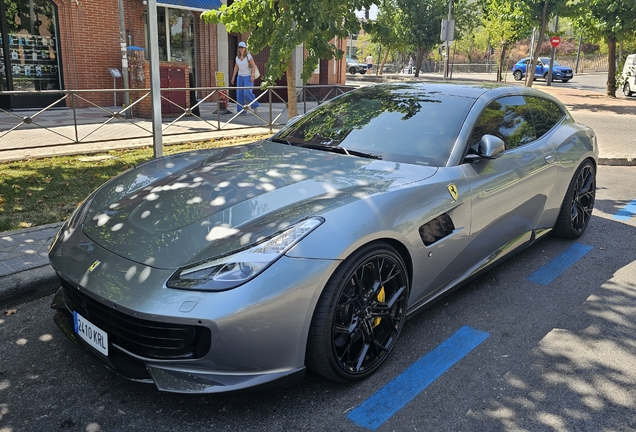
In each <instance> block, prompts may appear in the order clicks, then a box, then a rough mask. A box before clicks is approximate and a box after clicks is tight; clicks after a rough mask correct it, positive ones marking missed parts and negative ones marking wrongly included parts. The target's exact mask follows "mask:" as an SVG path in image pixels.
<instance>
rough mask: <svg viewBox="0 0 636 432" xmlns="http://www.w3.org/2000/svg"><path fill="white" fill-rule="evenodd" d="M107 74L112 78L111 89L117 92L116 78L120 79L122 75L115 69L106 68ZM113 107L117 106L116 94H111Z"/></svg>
mask: <svg viewBox="0 0 636 432" xmlns="http://www.w3.org/2000/svg"><path fill="white" fill-rule="evenodd" d="M108 72H110V75H111V76H112V77H113V89H114V90H117V78H122V74H121V72H119V69H117V68H108ZM113 106H115V107H116V106H117V92H114V93H113Z"/></svg>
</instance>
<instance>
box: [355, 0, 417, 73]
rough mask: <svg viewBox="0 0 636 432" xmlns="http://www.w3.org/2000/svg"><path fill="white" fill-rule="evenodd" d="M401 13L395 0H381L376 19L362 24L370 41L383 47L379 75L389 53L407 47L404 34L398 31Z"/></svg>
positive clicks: (400, 50) (401, 17)
mask: <svg viewBox="0 0 636 432" xmlns="http://www.w3.org/2000/svg"><path fill="white" fill-rule="evenodd" d="M402 15H403V14H402V10H401V9H400V8H399V6H398V4H397V1H396V0H383V1H381V2H380V3H379V5H378V16H377V19H376V20H375V21H370V22H368V23H366V24H365V25H364V29H365V31H366V32H367V33H369V35H370V38H371V42H372V43H375V44H378V45H380V46H381V47H382V48H383V49H384V56H383V57H382V59H381V61H380V67H379V69H378V70H379V74H380V75H382V69H383V67H384V64H385V63H386V61H387V59H388V58H389V55H390V54H391V53H392V52H396V51H397V52H403V51H405V50H406V49H407V47H408V45H407V43H406V41H405V39H404V34H403V32H401V31H400V26H401V23H402V20H403V16H402Z"/></svg>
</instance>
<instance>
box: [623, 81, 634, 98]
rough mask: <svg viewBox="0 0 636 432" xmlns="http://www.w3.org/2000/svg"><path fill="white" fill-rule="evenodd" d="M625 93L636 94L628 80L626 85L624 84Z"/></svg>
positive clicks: (627, 94) (628, 94) (626, 94)
mask: <svg viewBox="0 0 636 432" xmlns="http://www.w3.org/2000/svg"><path fill="white" fill-rule="evenodd" d="M623 94H624V95H625V96H627V97H630V96H631V95H633V94H634V92H633V91H632V89H631V88H630V87H629V83H628V82H626V83H625V85H624V86H623Z"/></svg>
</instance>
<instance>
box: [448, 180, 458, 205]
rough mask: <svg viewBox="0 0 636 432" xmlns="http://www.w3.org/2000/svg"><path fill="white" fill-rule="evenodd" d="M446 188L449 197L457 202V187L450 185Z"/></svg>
mask: <svg viewBox="0 0 636 432" xmlns="http://www.w3.org/2000/svg"><path fill="white" fill-rule="evenodd" d="M446 187H447V188H448V192H449V193H450V195H451V197H453V199H454V200H455V201H457V198H458V197H459V191H458V190H457V186H455V185H454V184H453V183H451V184H449V185H448V186H446Z"/></svg>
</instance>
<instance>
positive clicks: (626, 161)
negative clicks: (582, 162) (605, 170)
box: [598, 157, 636, 166]
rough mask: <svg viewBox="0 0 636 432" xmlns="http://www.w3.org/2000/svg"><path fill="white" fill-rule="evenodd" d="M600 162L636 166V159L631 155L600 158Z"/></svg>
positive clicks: (600, 163)
mask: <svg viewBox="0 0 636 432" xmlns="http://www.w3.org/2000/svg"><path fill="white" fill-rule="evenodd" d="M598 164H599V165H608V166H636V159H634V158H630V157H624V158H598Z"/></svg>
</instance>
